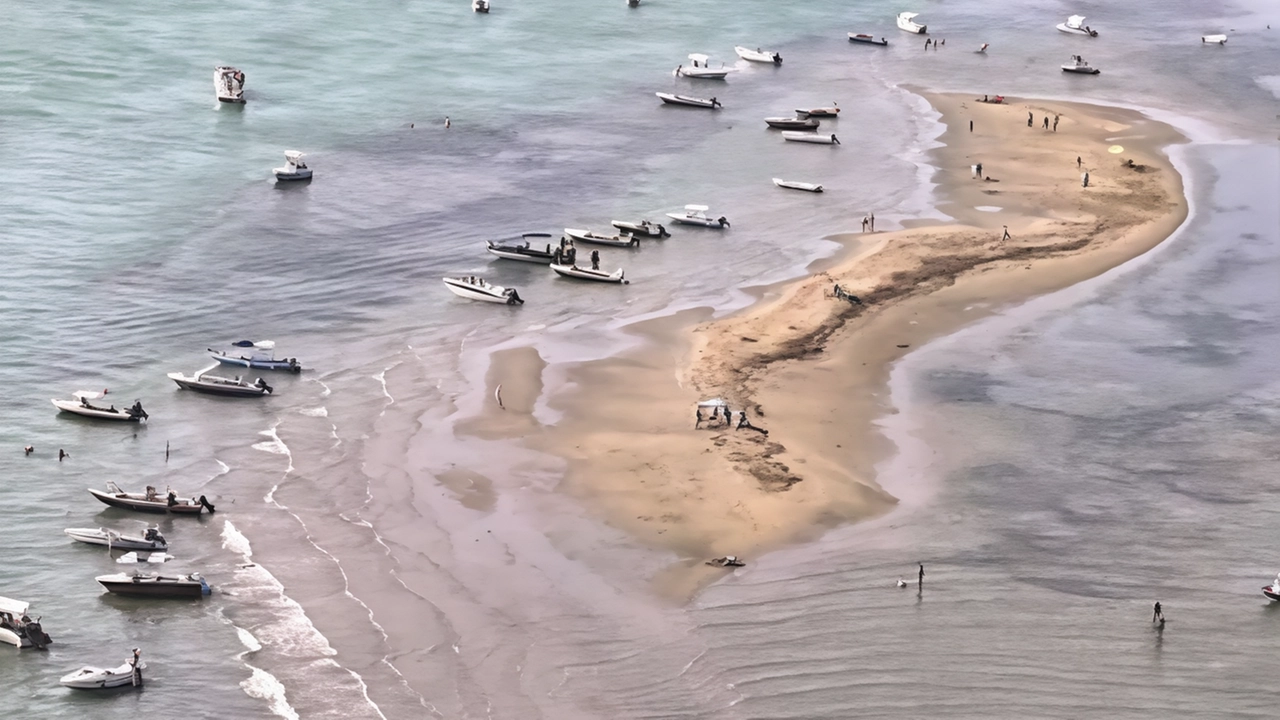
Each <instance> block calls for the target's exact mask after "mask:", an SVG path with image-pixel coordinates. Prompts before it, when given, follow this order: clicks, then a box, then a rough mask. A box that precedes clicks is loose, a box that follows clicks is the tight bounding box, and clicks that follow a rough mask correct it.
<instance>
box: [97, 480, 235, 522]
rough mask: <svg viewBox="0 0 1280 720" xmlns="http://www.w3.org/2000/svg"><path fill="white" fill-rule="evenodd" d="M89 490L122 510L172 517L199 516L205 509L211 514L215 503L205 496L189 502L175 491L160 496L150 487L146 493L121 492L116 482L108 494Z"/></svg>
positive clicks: (110, 483) (111, 483) (108, 488)
mask: <svg viewBox="0 0 1280 720" xmlns="http://www.w3.org/2000/svg"><path fill="white" fill-rule="evenodd" d="M88 490H89V494H91V495H93V496H94V497H96V498H98V499H99V500H101V501H102V502H104V503H106V504H107V505H110V506H111V507H116V508H121V509H122V510H136V511H138V512H150V513H169V514H172V515H199V514H200V513H201V511H203V510H205V509H208V510H209V512H210V513H212V512H213V510H214V508H213V503H211V502H209V500H208V499H207V498H205V496H204V495H201V496H200V497H198V498H191V499H189V500H188V499H186V498H179V497H178V494H177V493H176V492H174V491H173V490H167V491H166V492H165V494H164V495H160V494H159V493H157V492H156V489H155V488H154V487H152V486H150V485H148V486H147V491H146V492H145V493H127V492H125V491H123V490H121V489H120V487H119V486H118V485H116V484H115V483H114V482H108V483H107V490H106V492H103V491H101V490H94V489H93V488H89V489H88Z"/></svg>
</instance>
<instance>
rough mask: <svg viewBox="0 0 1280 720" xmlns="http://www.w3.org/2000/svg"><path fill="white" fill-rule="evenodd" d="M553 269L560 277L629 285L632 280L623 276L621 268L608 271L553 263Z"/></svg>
mask: <svg viewBox="0 0 1280 720" xmlns="http://www.w3.org/2000/svg"><path fill="white" fill-rule="evenodd" d="M551 269H552V270H553V271H555V273H556V274H557V275H559V276H560V277H567V278H574V279H576V280H591V281H594V282H602V283H615V284H622V285H628V284H630V281H629V280H627V279H626V278H624V277H623V273H622V271H621V270H615V271H613V272H611V273H607V272H604V271H601V270H589V269H587V268H580V267H574V266H572V265H556V264H555V263H552V264H551Z"/></svg>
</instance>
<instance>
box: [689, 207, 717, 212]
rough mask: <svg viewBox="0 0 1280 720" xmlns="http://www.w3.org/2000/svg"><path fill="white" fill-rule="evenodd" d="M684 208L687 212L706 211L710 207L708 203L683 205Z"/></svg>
mask: <svg viewBox="0 0 1280 720" xmlns="http://www.w3.org/2000/svg"><path fill="white" fill-rule="evenodd" d="M684 209H685V210H688V211H689V212H706V211H708V210H710V209H711V207H710V206H709V205H685V206H684Z"/></svg>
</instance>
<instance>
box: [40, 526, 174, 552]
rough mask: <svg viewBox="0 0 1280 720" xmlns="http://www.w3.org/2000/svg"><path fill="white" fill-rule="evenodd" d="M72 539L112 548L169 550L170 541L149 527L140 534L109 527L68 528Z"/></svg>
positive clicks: (68, 534) (67, 532)
mask: <svg viewBox="0 0 1280 720" xmlns="http://www.w3.org/2000/svg"><path fill="white" fill-rule="evenodd" d="M62 532H64V533H66V534H67V536H68V537H70V538H71V539H72V540H77V541H79V542H82V543H88V544H90V545H105V546H107V547H108V548H111V549H112V550H168V549H169V543H168V542H167V541H166V540H165V539H164V536H163V535H161V534H160V530H158V529H157V528H147V529H146V530H143V531H142V532H141V533H138V535H124V534H122V533H118V532H116V531H115V530H111V529H108V528H67V529H66V530H63V531H62Z"/></svg>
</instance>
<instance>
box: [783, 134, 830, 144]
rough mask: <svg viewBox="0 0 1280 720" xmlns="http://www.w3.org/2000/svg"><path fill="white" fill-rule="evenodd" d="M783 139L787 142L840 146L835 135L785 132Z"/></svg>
mask: <svg viewBox="0 0 1280 720" xmlns="http://www.w3.org/2000/svg"><path fill="white" fill-rule="evenodd" d="M782 139H783V140H786V141H787V142H802V143H814V144H815V145H839V144H840V140H839V138H837V137H836V134H835V133H831V134H830V135H824V134H819V133H807V132H791V131H784V132H783V133H782Z"/></svg>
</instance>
